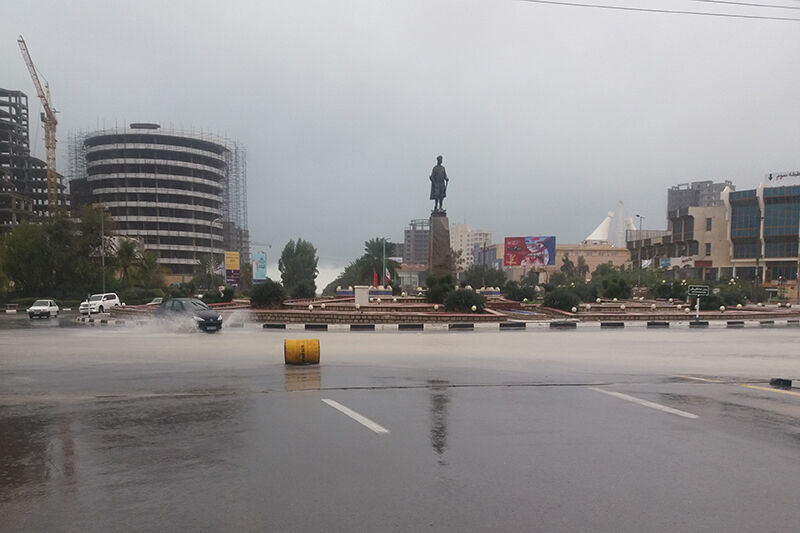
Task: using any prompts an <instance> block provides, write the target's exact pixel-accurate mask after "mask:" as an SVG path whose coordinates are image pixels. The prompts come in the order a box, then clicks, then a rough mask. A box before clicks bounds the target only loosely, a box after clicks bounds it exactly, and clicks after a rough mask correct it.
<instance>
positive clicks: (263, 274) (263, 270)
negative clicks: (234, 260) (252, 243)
mask: <svg viewBox="0 0 800 533" xmlns="http://www.w3.org/2000/svg"><path fill="white" fill-rule="evenodd" d="M266 279H267V253H266V252H256V255H255V256H254V257H253V281H254V282H256V283H260V282H262V281H266Z"/></svg>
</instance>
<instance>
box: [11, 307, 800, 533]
mask: <svg viewBox="0 0 800 533" xmlns="http://www.w3.org/2000/svg"><path fill="white" fill-rule="evenodd" d="M23 318H24V320H21V319H19V315H18V316H16V317H8V316H6V317H2V316H0V531H3V532H7V531H76V532H77V531H175V530H193V531H419V530H435V531H487V530H501V531H621V532H622V531H631V532H641V531H754V530H759V531H773V530H774V531H778V530H781V531H787V530H788V531H792V530H798V529H800V512H798V507H797V501H798V496H797V495H798V493H799V492H800V491H798V489H800V461H798V458H800V389H793V390H790V391H779V390H776V389H771V388H770V387H769V385H768V381H769V378H770V377H788V378H794V379H800V350H798V348H797V347H798V341H800V330H798V329H788V328H775V329H768V330H767V329H748V330H724V329H716V330H715V329H709V330H688V329H683V330H677V329H674V330H644V329H627V330H616V331H601V330H599V329H596V330H578V331H549V330H538V331H530V330H529V331H516V332H515V331H510V332H499V331H474V332H458V333H455V332H451V333H448V332H436V331H434V332H427V331H426V332H424V333H397V332H374V333H351V332H333V331H332V332H300V331H288V332H287V331H268V330H261V329H257V328H255V327H250V326H248V327H246V328H244V329H223V331H222V332H221V333H218V334H212V335H207V334H203V333H184V332H175V331H173V330H171V329H170V328H169V327H161V326H158V325H151V326H147V327H131V328H128V327H125V328H99V327H97V328H90V327H86V326H74V325H73V324H72V323H71V321H70V319H71V317H70V316H65V317H60V318H59V319H58V320H56V319H50V320H49V321H38V322H37V321H33V322H31V321H29V320H28V319H27V316H24V317H23ZM311 337H314V338H319V339H320V343H321V363H322V364H321V365H320V366H319V367H303V368H297V367H293V368H287V367H285V366H284V365H283V352H282V350H283V340H284V339H285V338H311ZM609 393H611V394H609ZM323 400H327V402H323ZM340 407H341V408H343V409H340ZM348 410H349V411H350V414H347V411H348ZM359 416H360V417H362V419H363V420H359V419H358V417H359ZM370 423H372V424H374V425H375V426H377V428H383V429H385V430H386V432H380V431H379V430H378V429H376V427H374V426H373V427H371V426H370Z"/></svg>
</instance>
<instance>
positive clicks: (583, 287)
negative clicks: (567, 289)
mask: <svg viewBox="0 0 800 533" xmlns="http://www.w3.org/2000/svg"><path fill="white" fill-rule="evenodd" d="M572 292H574V293H575V295H577V296H578V298H580V299H581V301H582V302H594V301H595V300H596V299H597V287H595V286H594V285H591V284H588V283H580V284H578V285H575V287H574V288H573V289H572Z"/></svg>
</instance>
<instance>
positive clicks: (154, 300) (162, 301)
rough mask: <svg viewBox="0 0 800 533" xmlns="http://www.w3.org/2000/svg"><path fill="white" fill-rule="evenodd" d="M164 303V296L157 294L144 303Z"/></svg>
mask: <svg viewBox="0 0 800 533" xmlns="http://www.w3.org/2000/svg"><path fill="white" fill-rule="evenodd" d="M162 303H164V298H161V297H160V296H157V297H155V298H153V299H152V300H150V301H149V302H147V303H146V304H144V305H161V304H162Z"/></svg>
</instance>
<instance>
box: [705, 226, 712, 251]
mask: <svg viewBox="0 0 800 533" xmlns="http://www.w3.org/2000/svg"><path fill="white" fill-rule="evenodd" d="M708 220H711V219H710V218H709V219H708ZM706 255H707V256H709V255H711V243H710V242H707V243H706Z"/></svg>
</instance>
